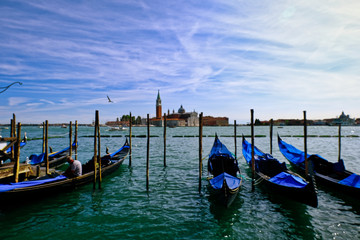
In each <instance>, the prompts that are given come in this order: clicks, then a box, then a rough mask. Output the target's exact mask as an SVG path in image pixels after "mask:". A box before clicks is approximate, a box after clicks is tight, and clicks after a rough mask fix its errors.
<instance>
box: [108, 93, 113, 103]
mask: <svg viewBox="0 0 360 240" xmlns="http://www.w3.org/2000/svg"><path fill="white" fill-rule="evenodd" d="M106 96H107V98H108V101H109V102H111V103H114V102H113V101H111V99H110V98H109V96H108V95H106Z"/></svg>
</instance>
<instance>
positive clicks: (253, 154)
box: [250, 109, 255, 191]
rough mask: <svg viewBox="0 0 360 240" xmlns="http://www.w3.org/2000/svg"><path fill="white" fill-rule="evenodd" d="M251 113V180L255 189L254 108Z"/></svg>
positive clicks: (252, 187)
mask: <svg viewBox="0 0 360 240" xmlns="http://www.w3.org/2000/svg"><path fill="white" fill-rule="evenodd" d="M250 113H251V170H252V181H251V189H252V191H254V190H255V157H254V156H255V152H254V146H255V139H254V109H251V110H250Z"/></svg>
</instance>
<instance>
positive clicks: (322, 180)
mask: <svg viewBox="0 0 360 240" xmlns="http://www.w3.org/2000/svg"><path fill="white" fill-rule="evenodd" d="M289 162H290V161H289ZM290 165H291V167H292V168H293V169H294V170H295V171H296V172H298V173H300V174H301V175H305V169H304V167H302V166H299V165H298V164H295V163H293V162H290ZM344 174H346V176H350V175H352V174H353V173H352V172H350V171H347V170H345V171H344ZM314 176H315V179H316V182H317V183H319V184H321V186H324V187H326V188H328V189H329V190H332V191H335V192H339V193H344V194H346V195H348V196H351V197H354V198H357V199H360V188H355V187H352V186H348V185H344V184H340V183H339V180H337V179H335V178H332V177H329V176H326V175H324V174H321V173H318V172H314Z"/></svg>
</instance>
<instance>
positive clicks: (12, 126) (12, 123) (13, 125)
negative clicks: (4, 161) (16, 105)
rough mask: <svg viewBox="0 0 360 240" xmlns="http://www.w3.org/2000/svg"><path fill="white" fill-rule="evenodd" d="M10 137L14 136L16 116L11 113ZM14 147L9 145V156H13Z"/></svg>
mask: <svg viewBox="0 0 360 240" xmlns="http://www.w3.org/2000/svg"><path fill="white" fill-rule="evenodd" d="M10 137H16V116H15V113H13V118H12V120H11V128H10ZM14 148H15V147H14V146H13V147H11V158H13V159H14V157H15V149H14Z"/></svg>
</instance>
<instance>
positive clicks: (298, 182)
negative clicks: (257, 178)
mask: <svg viewBox="0 0 360 240" xmlns="http://www.w3.org/2000/svg"><path fill="white" fill-rule="evenodd" d="M269 181H270V182H273V183H276V184H279V185H281V186H286V187H294V188H304V187H306V185H307V183H306V182H305V181H304V180H303V179H302V178H300V177H298V176H295V175H292V174H289V173H286V172H281V173H279V174H278V175H276V176H275V177H272V178H270V179H269Z"/></svg>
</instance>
